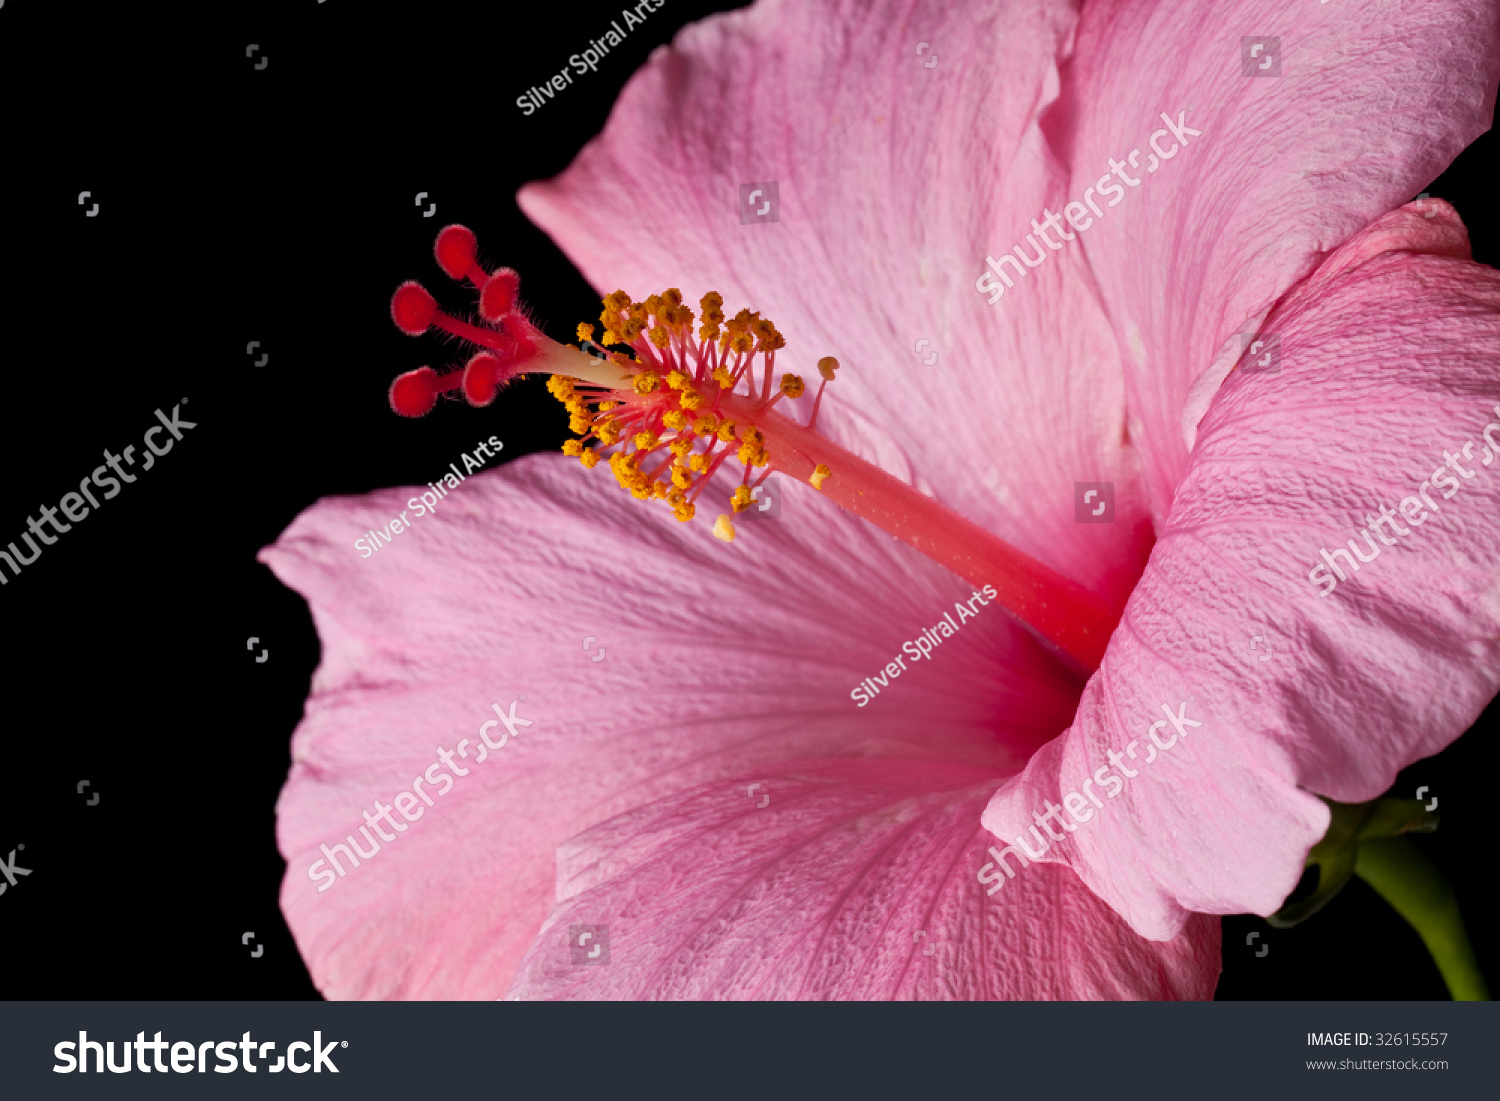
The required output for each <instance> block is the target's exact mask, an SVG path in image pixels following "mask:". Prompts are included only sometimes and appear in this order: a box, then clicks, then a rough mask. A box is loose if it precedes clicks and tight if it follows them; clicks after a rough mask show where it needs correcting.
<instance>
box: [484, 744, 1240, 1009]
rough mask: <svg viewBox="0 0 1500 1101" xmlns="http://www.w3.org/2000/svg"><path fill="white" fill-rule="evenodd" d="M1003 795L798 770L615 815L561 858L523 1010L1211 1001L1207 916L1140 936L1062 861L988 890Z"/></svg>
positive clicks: (527, 974)
mask: <svg viewBox="0 0 1500 1101" xmlns="http://www.w3.org/2000/svg"><path fill="white" fill-rule="evenodd" d="M993 788H994V780H993V779H991V778H989V777H987V776H985V775H983V774H982V773H978V772H976V771H975V770H973V769H964V768H955V767H954V766H951V765H941V764H930V763H917V762H911V761H889V760H873V761H870V760H866V761H856V760H837V761H804V762H785V763H781V764H776V765H772V766H769V767H767V768H764V769H761V770H758V771H755V772H753V773H745V774H742V775H741V776H739V777H737V778H735V779H733V780H726V781H723V782H719V783H713V784H705V785H702V786H699V787H696V788H694V789H692V790H690V791H684V792H680V793H678V794H675V795H671V796H668V797H666V798H663V799H660V800H658V801H656V802H654V803H651V804H650V805H647V806H642V807H639V808H637V809H635V810H632V811H630V812H629V813H627V814H623V815H620V816H619V817H617V818H614V819H611V820H609V821H608V822H604V823H602V824H600V825H598V826H596V827H594V828H593V829H592V830H589V831H588V832H586V833H584V834H582V835H580V836H579V837H576V838H574V839H573V840H572V841H570V842H569V843H568V844H567V846H565V847H564V849H563V851H562V853H561V854H560V867H559V870H558V896H559V898H560V900H561V901H560V904H559V905H558V907H557V908H556V909H555V910H554V911H553V912H552V914H551V916H550V917H549V918H548V919H547V925H546V927H545V928H544V929H543V931H542V934H541V936H540V937H539V938H538V939H537V942H536V944H535V945H534V946H533V948H532V950H531V951H530V953H528V955H527V958H526V960H525V962H524V963H523V964H522V967H521V971H520V974H519V975H518V977H517V979H516V983H515V985H514V986H513V987H512V988H511V993H510V997H512V998H522V997H524V998H692V999H707V998H755V999H789V998H802V999H808V998H816V999H822V998H839V999H877V998H922V999H933V998H952V999H979V998H1024V999H1061V998H1209V997H1212V995H1213V990H1214V984H1215V982H1216V980H1217V977H1218V972H1219V929H1218V922H1216V921H1214V920H1212V919H1210V918H1207V917H1204V916H1202V915H1199V916H1197V917H1196V918H1195V919H1194V920H1193V921H1192V922H1191V923H1190V924H1189V926H1188V928H1187V929H1185V930H1184V931H1183V933H1182V934H1181V935H1180V936H1178V937H1177V938H1176V939H1175V940H1172V941H1170V942H1168V943H1165V944H1162V943H1154V942H1152V941H1148V940H1144V939H1142V938H1141V937H1138V936H1137V935H1136V934H1135V933H1133V932H1131V931H1130V929H1129V928H1128V927H1127V926H1126V925H1125V923H1124V922H1123V921H1122V920H1121V919H1120V918H1119V917H1118V916H1117V915H1116V914H1114V913H1113V912H1112V911H1111V910H1110V909H1109V908H1108V907H1107V906H1105V905H1104V904H1103V903H1102V902H1101V901H1100V900H1099V899H1097V898H1095V897H1094V896H1093V895H1092V894H1091V893H1090V892H1089V891H1088V889H1087V888H1085V887H1084V886H1083V884H1082V883H1080V882H1079V881H1078V880H1077V879H1076V878H1075V877H1074V876H1073V874H1072V873H1071V872H1069V871H1067V870H1065V869H1062V868H1055V867H1048V868H1043V869H1040V870H1039V871H1037V872H1036V874H1035V875H1033V876H1032V877H1031V878H1030V879H1029V880H1027V881H1025V882H1023V883H1019V884H1017V885H1014V886H1011V887H1010V888H1009V889H1008V890H1007V889H1004V888H1002V889H1001V891H1000V892H999V893H998V894H997V895H995V896H992V897H986V895H985V892H984V889H983V888H982V887H980V886H979V885H978V884H977V883H976V882H975V873H976V870H977V869H979V868H980V867H981V866H982V865H983V864H984V863H985V862H986V861H988V860H990V859H991V858H990V857H989V856H988V855H987V854H986V853H985V847H986V845H988V844H989V838H988V836H987V835H986V834H985V833H984V831H983V830H982V829H980V828H979V827H978V815H979V811H980V809H981V808H982V807H983V805H984V802H985V800H986V798H988V796H989V793H990V792H991V791H992V790H993ZM577 926H589V927H591V928H590V929H586V930H582V931H580V930H578V929H577V928H576V927H577ZM598 926H607V934H606V937H601V936H600V935H599V933H598V930H597V927H598ZM582 933H588V934H589V936H588V938H587V939H585V938H584V937H583V936H582ZM606 938H607V942H608V947H607V951H608V956H607V959H608V962H607V963H601V964H590V963H589V962H588V952H589V951H591V950H593V949H592V948H590V947H589V945H590V942H591V941H592V942H593V943H594V945H595V946H596V947H602V945H601V944H599V942H600V940H601V939H606ZM580 941H582V944H579V942H580ZM575 948H578V949H579V951H578V952H577V953H575V951H574V949H575ZM929 953H930V954H929ZM598 958H606V957H604V953H603V952H602V951H601V952H600V955H599V957H598Z"/></svg>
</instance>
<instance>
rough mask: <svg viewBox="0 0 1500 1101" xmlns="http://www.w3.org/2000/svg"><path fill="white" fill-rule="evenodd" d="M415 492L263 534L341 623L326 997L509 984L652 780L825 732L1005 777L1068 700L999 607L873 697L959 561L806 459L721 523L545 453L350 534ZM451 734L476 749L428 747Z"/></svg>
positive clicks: (296, 824)
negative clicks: (854, 502) (835, 491)
mask: <svg viewBox="0 0 1500 1101" xmlns="http://www.w3.org/2000/svg"><path fill="white" fill-rule="evenodd" d="M729 489H730V487H729V486H728V485H724V486H717V487H711V488H710V490H709V492H711V493H721V494H723V495H724V496H727V494H728V492H729ZM407 496H408V491H405V490H390V491H381V492H378V493H375V494H371V495H370V496H368V497H364V498H358V499H348V498H346V499H331V500H325V501H323V502H320V503H319V504H317V505H315V506H314V507H313V508H311V509H309V510H308V511H307V512H305V513H304V514H303V515H302V516H300V517H299V518H298V519H297V520H296V521H295V522H294V523H293V524H292V526H291V527H290V528H288V530H287V531H286V532H285V533H284V534H283V535H282V537H281V538H280V539H279V540H278V541H277V543H276V544H275V545H273V546H272V547H270V548H267V549H266V550H265V551H263V552H262V559H263V561H265V562H266V563H268V564H269V565H270V566H271V567H272V569H273V570H275V572H276V574H277V575H278V576H279V577H280V578H281V579H282V580H283V581H284V582H285V583H286V584H287V585H289V586H290V587H292V588H293V589H295V590H297V591H298V592H301V593H303V594H304V595H305V596H306V597H307V599H308V601H309V604H310V605H311V608H312V613H313V617H314V620H315V622H316V625H317V628H318V633H319V637H320V638H321V640H322V643H323V661H322V664H321V665H320V667H319V669H318V671H317V673H316V676H315V678H314V682H313V688H312V693H311V698H310V699H309V701H308V706H307V713H306V716H305V718H304V720H303V722H302V724H301V726H300V727H299V728H298V730H297V733H296V735H295V737H294V740H293V747H292V748H293V768H292V773H291V776H290V778H289V780H288V783H287V786H286V788H285V789H284V790H283V793H282V796H281V800H280V803H279V805H278V818H279V824H278V829H279V842H280V845H281V850H282V853H283V855H284V856H285V857H286V858H287V861H288V865H289V871H288V875H287V879H286V881H285V884H284V887H283V891H282V908H283V911H284V913H285V914H286V915H287V920H288V922H289V924H290V926H291V928H292V930H293V932H294V934H295V935H296V937H297V941H298V944H299V947H300V948H301V951H302V954H303V958H304V959H305V960H306V961H307V963H308V966H309V968H310V970H311V973H312V975H313V978H314V980H315V981H316V983H317V984H318V986H319V988H320V989H321V990H323V991H324V993H325V994H327V995H328V996H329V997H338V998H349V997H364V998H373V997H408V998H409V997H418V998H420V997H443V998H455V997H490V998H495V997H499V996H501V995H503V994H504V993H505V991H506V988H507V986H508V985H509V983H510V981H511V978H512V976H513V973H514V970H515V967H516V964H517V962H518V961H519V959H520V957H521V955H522V952H523V951H524V950H525V948H526V947H527V945H528V944H529V943H530V942H531V939H532V937H533V936H534V935H535V934H536V931H537V930H538V929H539V928H540V926H541V924H542V922H543V920H544V919H545V918H546V916H547V914H548V912H549V911H550V909H551V908H552V906H553V904H554V902H555V901H556V896H555V892H554V888H555V883H556V850H557V848H558V846H559V845H562V844H563V843H564V842H566V841H567V840H568V839H569V838H570V837H573V836H574V835H575V834H578V833H579V832H581V831H583V830H586V829H588V828H589V827H591V826H593V825H596V824H597V823H599V822H601V821H604V820H606V819H608V818H610V817H613V816H614V815H617V814H620V813H622V812H625V811H628V810H630V809H631V808H633V807H636V806H638V805H642V804H648V803H651V802H652V801H654V800H658V799H663V798H668V797H670V796H673V795H674V794H676V793H678V792H680V791H683V790H686V789H689V788H692V787H694V786H696V785H702V784H706V783H713V782H717V781H720V780H723V779H724V778H726V777H738V776H742V775H745V774H747V773H754V772H755V770H757V769H762V768H766V767H769V766H772V765H775V764H777V763H778V762H784V761H787V760H789V759H793V758H808V757H811V758H827V757H841V756H854V757H865V756H875V757H900V758H904V759H908V760H914V761H922V760H932V761H941V762H946V763H947V764H949V765H951V766H957V765H962V766H965V767H967V768H969V769H971V770H979V771H980V773H982V774H983V775H987V776H988V777H990V786H989V789H988V790H989V791H993V790H994V788H995V787H996V786H998V784H999V782H1000V781H1001V780H1002V779H1003V778H1004V777H1005V776H1009V775H1014V774H1015V773H1016V772H1018V771H1019V770H1020V768H1021V767H1022V766H1023V765H1024V763H1025V762H1026V760H1027V759H1028V758H1029V757H1030V756H1031V755H1032V753H1034V752H1035V750H1036V749H1037V748H1038V747H1039V746H1041V745H1043V744H1045V743H1046V742H1047V741H1048V740H1049V739H1051V738H1054V737H1055V736H1056V735H1057V734H1058V732H1060V731H1061V730H1063V729H1064V728H1065V727H1066V726H1067V724H1068V721H1069V719H1070V716H1071V715H1072V711H1073V708H1074V707H1075V706H1076V701H1077V692H1078V687H1079V686H1078V684H1077V682H1076V681H1073V680H1070V679H1068V678H1067V677H1065V676H1064V675H1062V674H1061V673H1060V672H1059V670H1058V669H1057V667H1056V664H1055V663H1054V662H1053V661H1052V659H1051V658H1050V657H1048V656H1047V655H1046V654H1045V653H1044V652H1043V651H1042V650H1041V649H1040V648H1039V646H1038V645H1037V644H1036V643H1034V642H1033V641H1032V640H1031V638H1030V636H1029V635H1027V634H1026V633H1025V632H1024V631H1022V630H1020V629H1019V628H1017V627H1016V626H1014V624H1013V623H1012V622H1011V621H1010V620H1009V619H1007V618H1006V617H1005V616H1004V615H1003V613H1001V612H1000V611H999V610H998V609H992V610H986V611H985V612H984V613H983V614H982V615H981V616H979V617H978V618H977V619H973V620H970V621H968V622H966V623H965V624H964V628H963V630H962V631H961V632H960V633H959V634H958V635H956V636H955V637H954V638H952V639H950V640H949V641H947V642H946V643H944V644H943V646H942V648H941V660H938V659H937V658H938V655H937V654H935V655H934V660H930V661H926V662H923V663H921V664H920V665H919V666H917V667H913V668H911V669H909V670H908V671H907V672H904V673H901V674H900V675H899V678H898V679H895V680H893V681H891V684H890V687H889V688H888V689H887V690H886V691H885V692H884V693H882V694H881V695H880V696H879V697H878V698H877V699H876V700H875V701H874V702H873V703H871V704H870V705H869V706H867V707H865V708H859V707H857V706H856V705H855V704H854V702H853V701H852V700H851V698H850V695H849V693H850V690H851V689H852V688H853V687H854V686H855V685H856V684H858V683H859V682H860V680H861V679H862V678H864V677H866V676H869V675H871V674H873V673H876V672H878V671H880V670H882V669H883V668H884V667H885V666H886V664H887V663H888V662H892V661H893V660H894V658H895V656H896V654H897V653H899V652H900V650H901V646H902V643H903V641H904V640H906V639H908V638H911V637H913V636H914V635H916V634H918V633H920V632H921V630H922V629H923V628H924V627H926V626H930V625H931V624H933V623H934V622H935V621H937V620H938V619H940V617H941V614H942V612H943V611H944V610H945V609H947V610H949V611H950V614H951V610H952V608H953V604H954V601H955V600H957V599H959V598H968V597H969V596H970V592H971V589H970V587H969V586H967V585H963V584H961V583H959V582H957V581H955V580H954V578H953V577H952V576H951V575H950V574H948V573H947V572H946V571H944V570H942V569H941V568H939V567H937V566H936V565H934V564H933V563H931V562H930V561H928V560H927V559H925V558H923V557H921V556H920V555H918V554H916V553H915V552H913V551H910V550H909V549H908V548H906V547H905V546H904V545H903V544H899V543H896V542H895V541H894V540H892V539H891V538H890V537H889V536H886V535H885V534H883V533H881V532H878V531H875V530H874V529H871V528H870V527H869V526H868V525H866V524H864V523H863V522H862V521H859V520H856V519H854V518H853V517H850V516H848V515H847V514H845V513H843V512H841V511H840V510H839V509H838V508H836V507H835V506H833V505H831V504H829V503H828V502H826V501H825V500H823V499H822V498H821V497H820V496H819V495H818V494H817V493H815V492H813V491H812V490H810V489H808V488H807V487H798V486H792V487H790V488H789V491H788V492H787V494H786V496H785V500H784V502H783V512H782V516H781V517H780V519H778V520H762V521H759V522H758V523H757V522H751V521H742V522H741V523H740V530H741V534H740V537H739V538H738V539H737V540H736V541H735V543H734V544H732V545H728V546H726V545H725V544H723V543H721V542H719V541H718V540H716V539H714V538H713V537H712V535H711V534H710V530H709V525H708V524H705V523H702V522H699V523H693V524H679V523H677V522H676V521H675V520H673V519H672V518H671V516H670V514H669V513H667V512H666V510H665V509H664V508H662V507H660V506H657V507H651V505H650V504H648V503H645V502H639V501H635V500H633V499H631V498H629V497H628V496H626V495H624V494H622V493H620V492H619V490H618V488H617V487H616V486H615V485H614V484H613V481H612V480H611V479H609V478H608V474H607V472H606V471H602V470H597V471H592V472H590V471H585V470H583V469H582V468H581V467H580V466H579V465H578V464H577V462H576V461H573V460H569V459H565V458H563V457H562V456H532V457H529V458H525V459H520V460H517V461H516V462H514V463H511V464H508V465H507V466H506V467H504V468H502V469H500V470H499V471H496V472H494V473H490V474H485V475H475V476H473V477H471V478H469V479H468V480H467V481H465V482H464V483H463V484H462V486H461V487H460V488H458V489H456V490H454V491H452V492H451V493H450V495H449V496H448V497H447V498H445V500H444V501H443V502H442V504H440V505H439V506H438V510H437V512H436V513H435V514H434V515H430V516H424V517H419V518H412V519H411V525H412V526H411V528H410V530H408V531H406V532H403V533H401V534H398V535H396V536H394V542H393V543H392V544H391V545H389V546H386V547H384V548H383V549H382V550H380V551H379V552H378V553H376V554H374V555H372V556H371V557H369V558H368V559H364V558H361V557H360V555H359V552H358V551H356V550H355V549H353V541H354V539H356V538H358V537H359V536H360V535H361V534H363V533H364V532H367V531H368V530H369V529H371V528H376V529H379V528H382V527H384V526H385V525H387V524H388V523H389V521H390V518H391V517H392V516H394V515H397V514H399V512H400V510H401V509H402V508H403V507H405V506H404V505H403V502H404V501H405V499H406V497H407ZM832 548H837V553H834V551H833V549H832ZM588 636H593V640H592V644H591V645H589V646H588V647H586V646H585V640H586V639H587V638H588ZM601 653H602V654H603V655H604V657H603V659H602V660H597V661H596V660H593V659H594V658H595V657H597V656H598V655H599V654H601ZM521 697H524V699H521ZM517 700H519V701H520V702H518V703H517V706H516V715H517V716H518V717H519V718H523V719H528V720H530V721H531V722H532V724H533V725H531V726H530V727H524V728H519V733H518V734H517V736H516V737H515V738H514V740H512V741H510V742H508V744H506V745H505V747H504V748H503V749H500V750H495V751H491V752H488V753H487V757H486V759H485V760H484V761H483V762H482V763H480V762H478V761H477V759H476V757H477V754H478V753H479V752H480V746H481V735H480V725H481V724H482V723H484V722H485V721H486V720H493V719H495V717H496V716H495V714H494V711H493V710H492V706H491V705H492V704H499V706H500V709H501V710H502V711H506V712H508V711H509V708H510V704H511V702H512V701H517ZM502 733H504V730H503V728H497V727H496V726H495V725H494V724H493V723H492V724H491V728H490V731H489V736H490V738H491V739H492V740H493V739H497V738H498V737H499V736H500V734H502ZM461 739H467V745H466V746H464V747H462V752H463V753H465V754H466V755H467V756H464V757H457V758H453V759H452V760H453V764H454V765H455V766H456V767H457V768H465V769H467V770H468V773H467V775H457V774H456V773H451V772H450V770H449V768H448V767H447V766H444V765H442V764H441V763H440V758H439V751H440V750H446V751H447V752H448V753H450V754H452V753H454V752H459V751H460V740H461ZM433 766H436V768H435V769H434V768H433ZM430 769H431V771H429V770H430ZM445 775H446V776H448V779H449V781H450V783H449V784H448V785H444V783H443V781H442V777H443V776H445ZM417 777H426V779H425V780H424V782H423V783H422V784H421V785H417V786H414V784H413V781H414V779H415V778H417ZM970 782H971V783H972V781H970ZM403 791H410V792H413V793H414V796H420V795H421V794H422V792H424V791H425V792H426V793H428V794H429V795H430V796H431V797H432V798H433V802H434V805H433V806H431V807H423V806H421V804H418V808H419V809H421V811H422V817H421V818H420V819H418V820H417V821H414V822H409V823H406V822H402V824H403V825H405V826H406V829H405V830H403V831H401V832H399V833H394V831H393V830H392V829H391V827H390V826H388V825H387V826H385V827H384V828H385V830H386V832H387V835H394V837H395V840H393V841H390V842H387V843H385V844H384V846H383V847H382V848H381V849H380V850H379V851H378V852H377V853H375V855H373V856H372V857H370V858H369V859H368V860H365V861H364V862H363V863H361V864H360V866H358V867H352V866H350V865H349V862H348V860H347V858H346V857H344V856H342V855H339V854H337V851H336V850H333V851H334V852H335V855H338V857H339V860H340V863H341V866H344V867H345V871H346V874H345V875H344V876H343V877H341V878H340V877H336V876H335V877H334V878H333V879H332V881H331V882H330V879H329V878H328V877H329V876H332V875H333V874H334V873H333V872H331V871H330V870H329V869H328V867H326V866H325V867H324V868H321V869H319V872H321V873H323V875H322V877H321V878H320V877H319V875H318V874H317V873H314V872H312V871H310V869H311V868H313V867H314V866H315V865H316V862H317V861H319V860H320V859H323V858H324V854H323V853H322V852H321V849H320V846H322V845H325V844H326V845H328V846H329V847H330V849H331V848H332V846H333V845H336V844H340V843H343V844H345V845H346V846H347V845H349V844H350V842H349V841H348V840H347V838H348V836H349V835H350V834H353V837H354V841H355V842H357V843H358V844H359V845H360V847H361V848H362V849H363V850H364V851H366V852H369V851H370V847H371V846H370V841H369V840H366V839H365V838H364V837H362V836H361V835H360V834H359V833H358V832H356V831H357V828H358V827H360V826H362V825H364V819H363V818H362V817H361V815H362V813H363V812H366V811H368V812H369V813H370V814H371V815H374V814H376V813H377V804H376V800H379V801H380V804H382V805H385V806H390V805H392V804H393V803H394V802H395V797H396V796H397V795H398V794H399V793H400V792H403ZM985 794H986V795H987V794H988V792H986V793H985ZM970 798H971V799H972V798H974V796H972V795H970ZM407 802H408V806H410V802H411V801H410V800H408V801H407ZM982 802H983V800H982V799H981V801H980V803H981V805H982ZM973 813H974V815H975V816H976V817H975V819H974V821H973V823H970V824H971V825H972V824H974V823H977V813H978V807H975V808H974V810H973ZM394 817H395V818H396V821H398V822H401V821H402V820H401V818H400V816H399V815H394ZM372 839H373V840H377V841H378V840H379V838H378V837H376V836H374V830H373V828H372ZM784 840H785V838H778V839H777V843H778V844H779V843H781V842H782V841H784ZM768 856H769V854H768ZM976 872H977V867H975V868H968V869H966V870H965V872H964V875H965V876H967V877H968V880H969V881H970V884H971V886H975V884H974V876H975V874H976ZM1069 874H1071V873H1069ZM320 887H321V888H322V890H320V889H319V888H320ZM976 889H977V886H976ZM979 958H980V957H979V956H978V955H977V954H972V955H970V956H967V957H966V959H967V960H968V961H969V962H971V963H976V962H977V961H978V960H979ZM953 981H954V982H955V983H957V984H958V985H959V986H969V987H974V988H978V986H981V985H982V984H983V981H985V980H982V979H980V978H977V977H971V978H969V979H963V980H958V979H955V980H953ZM1210 982H1211V980H1210ZM1153 989H1155V988H1153Z"/></svg>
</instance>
